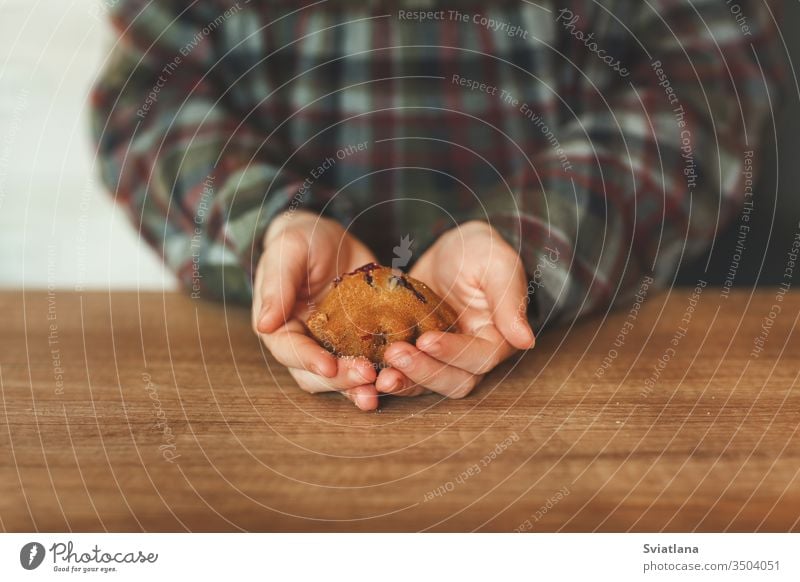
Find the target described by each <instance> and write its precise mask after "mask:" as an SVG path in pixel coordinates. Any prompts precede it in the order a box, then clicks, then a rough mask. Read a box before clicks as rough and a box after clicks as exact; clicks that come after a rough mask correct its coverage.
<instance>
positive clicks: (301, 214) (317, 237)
mask: <svg viewBox="0 0 800 582" xmlns="http://www.w3.org/2000/svg"><path fill="white" fill-rule="evenodd" d="M374 261H375V256H374V255H373V254H372V252H371V251H370V250H369V249H368V248H367V247H366V246H364V244H363V243H362V242H361V241H359V240H358V239H356V238H355V237H354V236H352V235H350V234H348V233H347V232H345V230H344V229H343V228H342V227H341V225H339V224H338V223H337V222H334V221H333V220H330V219H328V218H323V217H320V216H318V215H316V214H312V213H310V212H305V211H301V210H295V211H292V212H289V213H286V214H283V215H281V216H279V217H277V218H275V219H274V220H273V221H272V223H271V224H270V226H269V228H268V229H267V232H266V234H265V235H264V252H263V254H262V255H261V259H260V260H259V262H258V266H257V267H256V273H255V281H254V288H253V329H254V331H255V332H256V334H258V335H259V337H260V338H261V341H263V342H264V345H265V346H266V347H267V349H268V350H269V351H270V352H271V353H272V355H273V357H274V358H275V359H276V360H278V362H280V363H281V364H283V365H284V366H286V367H287V368H289V373H290V374H291V375H292V377H293V378H294V379H295V380H296V381H297V383H298V384H299V385H300V388H302V389H303V390H305V391H306V392H311V393H318V392H331V391H336V392H341V393H342V394H343V395H345V396H346V397H347V398H349V399H350V400H351V401H352V402H353V403H354V404H355V405H356V406H357V407H358V408H360V409H361V410H374V409H376V408H377V407H378V392H377V390H376V389H375V378H376V372H375V369H374V367H373V366H372V364H371V363H370V362H369V361H367V360H366V359H364V358H347V359H344V358H336V357H335V356H333V355H332V354H331V353H329V352H328V351H326V350H325V349H324V348H323V347H322V346H320V345H319V344H318V343H317V342H316V341H315V340H314V339H313V338H312V337H310V336H309V335H308V332H307V330H306V327H305V321H306V319H307V318H308V316H309V315H310V313H311V311H312V310H313V307H314V305H316V304H318V303H319V302H320V301H322V299H323V297H325V295H326V294H327V292H328V291H329V287H330V283H331V281H332V280H333V279H334V278H335V277H336V276H337V275H339V274H340V273H345V272H349V271H352V270H354V269H356V268H358V267H360V266H362V265H364V264H366V263H370V262H374Z"/></svg>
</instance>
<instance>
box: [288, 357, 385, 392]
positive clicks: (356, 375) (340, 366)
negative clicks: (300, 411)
mask: <svg viewBox="0 0 800 582" xmlns="http://www.w3.org/2000/svg"><path fill="white" fill-rule="evenodd" d="M317 347H319V346H317ZM328 355H330V354H328ZM335 365H336V373H335V374H334V375H333V376H331V377H325V376H322V375H319V374H316V376H317V378H318V380H319V381H318V382H316V383H315V386H316V387H317V392H331V391H336V392H342V391H344V390H349V389H350V388H356V387H357V386H361V385H362V384H374V383H375V378H376V376H377V374H376V373H375V368H373V366H372V364H370V363H369V361H367V360H366V359H364V358H337V359H336V360H335ZM289 367H291V366H289ZM312 374H313V372H312Z"/></svg>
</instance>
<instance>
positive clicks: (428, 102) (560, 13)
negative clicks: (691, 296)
mask: <svg viewBox="0 0 800 582" xmlns="http://www.w3.org/2000/svg"><path fill="white" fill-rule="evenodd" d="M453 4H456V3H449V4H444V3H437V2H425V1H416V2H391V3H389V2H367V1H363V2H356V1H352V2H339V1H334V0H329V1H324V0H323V1H319V2H316V3H312V4H309V5H307V6H303V5H301V4H300V3H290V2H270V1H259V0H251V1H249V2H245V1H239V2H233V1H230V2H228V1H223V0H204V1H202V2H177V1H175V2H169V1H160V2H156V1H148V0H121V1H119V2H117V3H115V4H114V6H113V8H112V9H111V11H112V20H113V23H114V25H115V28H116V30H117V32H118V35H119V37H118V39H117V41H116V43H115V45H114V47H113V51H112V53H111V55H110V57H109V62H108V63H107V66H106V67H105V69H104V72H103V74H102V76H101V78H100V79H99V81H98V82H97V84H96V87H95V90H94V93H93V102H92V103H93V132H94V136H95V138H96V140H97V144H98V150H99V157H98V160H99V165H100V167H101V170H102V175H103V178H104V181H105V183H106V184H107V186H108V188H109V189H110V190H111V191H112V192H113V193H114V196H115V199H116V201H117V202H118V203H120V204H122V205H123V206H124V207H125V208H126V209H127V210H128V212H129V214H130V216H131V218H132V220H133V221H134V223H135V224H136V226H137V227H138V228H139V230H140V232H141V234H142V236H143V238H144V239H145V240H146V241H147V242H148V243H150V244H151V245H152V246H153V247H154V248H155V249H156V250H157V251H158V252H159V253H160V254H161V255H162V256H163V259H164V261H165V262H166V263H167V265H168V266H169V267H170V268H171V269H173V270H174V271H175V272H176V273H177V274H178V275H179V277H180V279H181V280H182V281H183V283H184V284H185V285H186V287H187V288H189V289H192V288H193V287H194V292H195V295H196V296H197V295H199V296H208V297H214V298H224V299H226V300H229V301H237V302H247V301H249V300H250V297H251V294H252V270H253V265H254V262H255V260H257V257H258V254H259V252H260V239H261V237H262V235H263V232H264V230H265V228H266V226H267V225H268V223H269V222H270V220H271V219H272V218H273V217H274V216H276V214H278V213H281V212H286V211H291V210H292V209H293V208H304V209H310V210H314V211H317V212H320V213H323V214H325V215H328V216H330V217H333V218H335V219H336V220H338V221H340V222H341V223H342V224H344V225H346V226H348V227H349V228H350V230H351V231H352V232H353V233H354V234H355V235H357V236H358V237H359V238H361V239H362V240H363V241H364V242H366V243H367V244H368V245H369V246H370V247H371V248H372V249H373V250H374V251H375V252H376V254H377V255H378V257H379V259H380V260H381V262H383V263H385V264H391V259H392V249H393V247H394V246H396V245H397V244H398V242H399V240H400V238H401V237H402V236H405V235H410V237H411V238H412V239H413V240H414V241H415V242H414V247H413V250H414V256H419V254H420V253H421V252H423V251H424V250H425V248H426V247H427V246H428V245H430V244H431V243H432V242H433V241H434V240H435V238H436V237H437V236H438V235H439V234H441V233H442V232H444V231H445V230H447V229H449V228H452V227H453V226H454V225H455V224H458V223H461V222H464V221H466V220H471V219H475V218H478V219H484V220H489V221H490V222H491V223H492V225H494V226H495V228H497V229H498V230H499V231H500V232H501V233H502V235H503V236H504V237H505V238H506V239H507V240H508V242H509V243H510V244H511V245H512V246H513V247H514V248H516V249H518V250H519V253H520V255H521V257H522V259H523V262H524V264H525V266H526V269H527V271H528V274H529V276H530V278H531V285H530V286H529V287H530V290H531V291H532V302H531V304H530V305H531V307H530V311H529V313H530V316H531V319H532V321H533V323H534V325H535V327H537V328H538V327H541V326H542V325H543V324H545V323H547V322H552V321H558V320H564V319H571V318H574V317H576V316H578V315H581V314H584V313H588V312H591V311H594V310H598V309H603V308H607V307H608V306H609V305H612V304H613V303H615V302H618V301H623V300H630V298H631V297H632V295H633V294H634V293H636V290H637V287H638V281H639V280H640V279H641V278H642V277H643V276H646V275H649V274H652V275H653V277H654V278H655V280H656V282H657V283H659V284H661V285H664V284H668V283H669V282H670V281H671V279H672V277H673V275H674V273H675V272H676V270H677V267H678V264H679V263H680V261H681V260H682V259H683V258H685V257H687V256H692V255H696V254H697V253H699V252H701V251H702V250H703V249H706V248H708V247H709V245H710V244H711V243H712V241H713V238H714V236H715V235H716V234H717V233H719V232H720V230H721V229H722V228H723V226H724V225H725V224H726V223H727V222H728V221H730V220H731V218H732V217H734V216H736V214H737V212H738V211H739V210H740V209H741V207H742V203H743V200H744V196H745V188H744V182H743V181H744V178H743V175H742V168H743V165H744V162H745V157H746V155H747V154H746V152H747V151H751V150H755V151H756V152H757V150H758V145H759V136H760V135H761V133H762V129H763V127H764V124H765V122H766V121H767V120H768V119H769V116H770V111H771V103H772V102H774V100H775V91H776V88H777V83H778V82H779V81H780V80H781V78H782V75H783V73H782V66H783V60H782V58H781V53H780V50H779V49H780V44H779V43H780V39H779V37H778V36H777V34H776V26H775V19H776V18H778V16H779V15H778V14H776V13H775V12H776V10H777V8H779V7H778V6H777V4H778V3H777V2H771V3H770V4H769V5H770V6H772V8H771V9H770V8H769V7H768V4H767V3H765V2H761V1H753V2H750V1H746V0H738V1H737V3H736V6H737V7H738V8H739V10H737V11H732V10H731V5H730V3H726V2H723V1H721V0H693V1H691V2H690V1H688V0H685V1H677V0H650V1H649V2H637V1H632V0H619V1H611V0H609V1H605V2H599V1H594V0H585V1H584V0H580V1H579V0H570V1H565V2H561V3H559V4H555V3H552V2H548V1H546V0H541V1H537V2H535V3H534V2H528V1H521V2H498V1H492V2H490V1H485V2H460V3H457V4H456V6H457V7H456V8H453ZM755 159H756V162H757V161H758V155H757V153H756V156H755Z"/></svg>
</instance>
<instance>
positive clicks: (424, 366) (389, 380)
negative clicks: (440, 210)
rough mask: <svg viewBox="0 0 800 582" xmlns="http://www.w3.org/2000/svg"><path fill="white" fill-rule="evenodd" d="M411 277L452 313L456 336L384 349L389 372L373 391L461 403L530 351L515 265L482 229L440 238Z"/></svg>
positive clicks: (430, 335) (466, 227) (476, 226)
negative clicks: (429, 395) (498, 370)
mask: <svg viewBox="0 0 800 582" xmlns="http://www.w3.org/2000/svg"><path fill="white" fill-rule="evenodd" d="M411 276H412V277H415V278H417V279H419V280H421V281H424V282H425V283H427V284H428V285H429V286H430V287H431V288H432V289H433V290H434V291H436V293H438V294H439V295H440V296H441V297H444V298H445V299H446V301H447V302H448V303H449V304H450V305H452V306H453V308H454V309H455V310H456V311H457V312H458V313H459V319H458V326H459V329H460V331H461V332H462V333H445V332H427V333H425V334H423V335H422V336H420V337H419V339H418V340H417V342H416V347H414V346H413V345H411V344H408V343H405V342H396V343H394V344H392V345H391V346H389V347H388V348H387V349H386V359H387V361H388V362H389V363H390V364H391V365H392V366H393V367H392V368H386V369H384V370H381V373H380V374H379V376H378V380H377V381H376V383H375V386H376V388H377V389H378V391H379V392H383V393H389V394H396V393H398V392H400V393H405V394H417V393H421V392H424V391H425V389H428V390H432V391H434V392H438V393H439V394H443V395H445V396H449V397H450V398H463V397H464V396H466V395H467V394H469V393H470V392H471V391H472V389H473V388H474V387H475V386H476V385H477V384H478V382H480V380H481V379H482V378H483V375H484V374H486V373H487V372H489V371H490V370H492V369H493V368H494V367H495V366H497V365H498V364H499V363H500V362H502V361H503V360H505V359H506V358H508V357H510V356H511V355H512V354H513V353H514V352H515V351H516V350H518V349H520V350H524V349H529V348H531V347H533V344H534V337H533V332H532V331H531V328H530V326H529V325H528V321H527V318H526V316H525V309H526V306H527V305H526V292H527V285H526V279H525V270H524V268H523V266H522V261H520V258H519V255H518V254H517V253H516V252H515V251H514V249H512V248H511V247H510V246H509V245H508V243H506V242H505V241H504V240H503V239H502V237H501V236H500V235H499V234H498V233H497V232H496V231H495V230H494V229H493V228H492V227H491V226H489V225H488V224H487V223H484V222H477V221H476V222H468V223H465V224H463V225H461V226H460V227H458V228H455V229H453V230H451V231H448V232H447V233H445V234H444V235H442V236H441V237H440V238H439V240H437V241H436V243H434V245H433V246H432V247H431V248H430V249H429V250H428V251H427V252H426V253H425V254H424V255H423V256H422V257H420V259H419V261H418V262H417V264H416V265H415V266H414V268H413V269H412V270H411Z"/></svg>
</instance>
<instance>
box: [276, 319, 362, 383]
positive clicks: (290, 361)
mask: <svg viewBox="0 0 800 582" xmlns="http://www.w3.org/2000/svg"><path fill="white" fill-rule="evenodd" d="M261 340H262V341H263V342H264V345H265V346H266V347H267V349H268V350H269V351H270V353H271V354H272V357H274V358H275V359H276V360H278V362H280V363H281V364H283V365H284V366H286V367H287V368H298V369H302V370H306V371H308V372H311V373H313V374H317V375H320V376H325V377H327V378H335V377H336V376H337V375H338V368H339V366H338V364H337V362H336V358H335V357H334V356H333V355H332V354H331V353H330V352H328V351H327V350H325V349H324V348H323V347H322V346H320V345H319V344H318V343H317V342H316V341H314V340H313V339H312V338H311V337H309V336H308V335H307V334H306V331H305V328H304V327H303V324H302V323H300V322H299V321H298V320H296V319H293V320H291V321H290V322H289V323H287V324H286V325H284V326H283V327H282V328H280V329H279V330H278V331H276V332H275V333H271V334H264V335H261ZM361 383H362V384H363V382H361Z"/></svg>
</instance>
